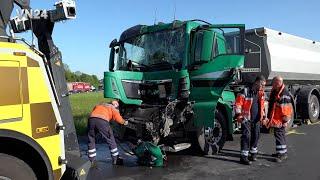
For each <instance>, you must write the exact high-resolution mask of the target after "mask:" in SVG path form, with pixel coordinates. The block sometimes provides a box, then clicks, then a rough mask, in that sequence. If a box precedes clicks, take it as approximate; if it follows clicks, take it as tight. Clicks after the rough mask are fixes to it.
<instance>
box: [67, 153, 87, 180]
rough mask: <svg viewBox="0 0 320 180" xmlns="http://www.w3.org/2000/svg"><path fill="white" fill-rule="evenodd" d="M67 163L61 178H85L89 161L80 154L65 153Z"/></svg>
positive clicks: (72, 179)
mask: <svg viewBox="0 0 320 180" xmlns="http://www.w3.org/2000/svg"><path fill="white" fill-rule="evenodd" d="M66 157H67V160H68V163H67V169H66V172H65V173H64V174H63V176H62V178H61V180H85V179H87V176H88V173H89V169H90V166H91V163H90V161H89V160H86V159H84V158H81V157H80V156H76V155H72V154H66Z"/></svg>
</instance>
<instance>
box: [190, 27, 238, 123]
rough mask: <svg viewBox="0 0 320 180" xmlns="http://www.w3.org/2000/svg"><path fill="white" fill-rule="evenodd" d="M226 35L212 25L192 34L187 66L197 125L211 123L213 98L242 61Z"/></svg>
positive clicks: (216, 96)
mask: <svg viewBox="0 0 320 180" xmlns="http://www.w3.org/2000/svg"><path fill="white" fill-rule="evenodd" d="M239 32H240V31H239ZM227 38H231V37H227V33H226V34H225V33H218V31H215V30H214V29H200V30H198V31H196V32H195V33H194V34H193V37H192V45H191V56H190V57H191V58H190V66H189V73H190V80H191V82H190V84H191V91H190V99H191V100H193V101H195V102H196V103H195V106H194V110H195V113H196V114H197V118H196V119H195V120H196V124H198V125H206V126H213V121H212V119H213V118H214V110H215V108H216V106H217V102H218V100H219V98H221V96H222V93H223V90H224V89H225V88H226V87H227V86H228V85H229V84H230V83H231V82H232V81H233V80H234V78H235V76H236V74H237V68H240V67H242V66H243V63H244V56H243V54H240V53H239V54H236V53H231V52H232V50H233V49H232V48H233V47H231V46H230V45H229V44H228V42H230V39H229V41H228V39H227ZM235 38H240V37H237V36H235ZM236 40H239V39H236ZM239 42H241V41H239ZM208 114H209V117H208Z"/></svg>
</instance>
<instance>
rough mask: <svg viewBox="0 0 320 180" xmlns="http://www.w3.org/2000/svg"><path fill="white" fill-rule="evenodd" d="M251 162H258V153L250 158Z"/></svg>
mask: <svg viewBox="0 0 320 180" xmlns="http://www.w3.org/2000/svg"><path fill="white" fill-rule="evenodd" d="M249 160H250V161H257V154H256V153H252V154H251V155H250V157H249Z"/></svg>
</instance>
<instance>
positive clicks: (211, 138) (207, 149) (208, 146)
mask: <svg viewBox="0 0 320 180" xmlns="http://www.w3.org/2000/svg"><path fill="white" fill-rule="evenodd" d="M227 132H228V130H227V124H226V118H225V117H224V115H223V114H222V113H221V112H220V111H218V110H217V111H216V113H215V123H214V127H213V128H212V127H202V128H200V129H199V130H198V132H197V134H198V135H197V137H198V143H199V146H200V149H201V150H202V152H203V153H204V154H205V155H213V154H217V153H218V152H219V151H220V150H221V149H222V148H223V146H224V143H225V142H226V138H227Z"/></svg>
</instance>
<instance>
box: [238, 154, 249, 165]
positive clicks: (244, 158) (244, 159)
mask: <svg viewBox="0 0 320 180" xmlns="http://www.w3.org/2000/svg"><path fill="white" fill-rule="evenodd" d="M240 163H241V164H244V165H251V163H252V162H251V161H249V159H248V156H241V157H240Z"/></svg>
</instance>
